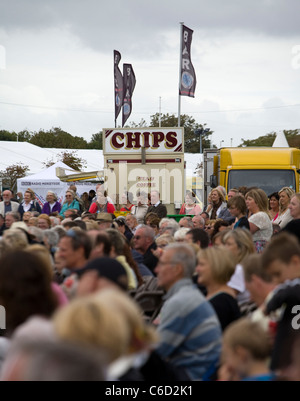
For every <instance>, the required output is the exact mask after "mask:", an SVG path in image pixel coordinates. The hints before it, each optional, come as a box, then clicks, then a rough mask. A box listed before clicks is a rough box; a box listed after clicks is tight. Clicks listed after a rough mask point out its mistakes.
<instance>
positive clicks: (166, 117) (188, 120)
mask: <svg viewBox="0 0 300 401" xmlns="http://www.w3.org/2000/svg"><path fill="white" fill-rule="evenodd" d="M160 125H161V127H177V126H178V118H177V116H176V115H175V114H169V113H167V114H162V115H161V116H160ZM205 125H206V124H203V125H202V124H198V123H196V121H195V119H194V118H193V117H191V116H188V115H186V114H183V115H181V116H180V126H181V127H183V128H184V151H185V152H187V153H199V150H200V137H199V135H195V130H196V129H200V128H205ZM158 126H159V113H156V114H154V115H153V116H151V122H150V127H158ZM212 132H213V131H209V132H207V133H205V134H204V135H202V149H204V148H210V140H209V136H210V135H211V134H212Z"/></svg>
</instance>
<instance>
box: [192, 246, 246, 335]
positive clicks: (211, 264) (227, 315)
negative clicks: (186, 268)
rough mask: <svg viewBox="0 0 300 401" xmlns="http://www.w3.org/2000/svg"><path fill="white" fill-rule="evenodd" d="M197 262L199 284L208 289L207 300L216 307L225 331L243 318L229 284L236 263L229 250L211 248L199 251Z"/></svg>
mask: <svg viewBox="0 0 300 401" xmlns="http://www.w3.org/2000/svg"><path fill="white" fill-rule="evenodd" d="M197 262H198V263H197V266H196V272H197V273H198V279H197V282H198V284H201V285H203V286H204V287H205V288H206V291H207V295H206V298H207V299H208V300H209V301H210V303H211V304H212V306H213V307H214V309H215V311H216V313H217V315H218V318H219V321H220V323H221V327H222V330H224V329H225V328H226V327H227V326H228V325H229V324H230V323H231V322H233V321H234V320H236V319H238V318H240V316H241V315H240V310H239V306H238V303H237V300H236V298H235V293H234V291H233V290H232V288H231V287H229V286H228V284H227V283H228V281H229V280H230V278H231V276H232V275H233V273H234V270H235V261H234V259H233V258H232V255H231V254H230V252H229V251H228V250H227V249H224V248H222V247H209V248H205V249H201V250H200V251H199V253H198V257H197Z"/></svg>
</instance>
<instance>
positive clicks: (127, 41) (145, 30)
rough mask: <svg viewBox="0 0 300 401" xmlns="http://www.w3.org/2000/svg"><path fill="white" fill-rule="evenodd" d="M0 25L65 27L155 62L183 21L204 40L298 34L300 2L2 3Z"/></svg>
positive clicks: (99, 46)
mask: <svg viewBox="0 0 300 401" xmlns="http://www.w3.org/2000/svg"><path fill="white" fill-rule="evenodd" d="M0 9H1V15H0V24H1V26H2V28H4V29H6V30H9V31H10V30H15V29H25V30H37V29H45V28H51V27H56V28H57V27H58V28H59V27H61V28H66V27H67V29H69V30H70V32H71V33H72V34H74V35H76V36H78V37H79V38H80V39H81V40H82V41H83V42H84V44H85V45H86V46H88V47H91V48H93V49H95V50H96V51H101V52H107V51H111V49H112V48H117V49H126V52H127V53H128V54H130V53H132V54H133V53H136V52H138V53H139V54H140V57H149V56H151V57H153V56H154V55H155V54H156V53H159V52H160V51H162V50H163V49H164V48H165V46H166V40H165V36H164V35H165V34H166V33H167V32H169V31H173V32H174V34H176V32H179V22H180V21H184V22H185V24H186V25H187V26H189V27H191V28H192V29H194V30H195V31H200V32H201V35H202V36H203V37H205V36H206V35H208V34H209V35H210V36H211V35H212V34H213V35H215V36H218V35H222V36H223V35H224V32H228V33H234V32H239V34H240V33H241V32H245V33H248V32H251V33H255V34H265V35H270V36H283V37H286V36H296V35H299V33H300V27H299V21H298V16H299V15H300V2H299V0H289V1H287V0H246V1H238V0H226V1H224V0H211V1H210V2H208V1H206V0H205V1H204V0H188V1H186V2H183V1H182V0H152V1H151V2H146V1H142V0H128V1H127V2H125V1H124V0H114V1H111V2H107V1H99V0H86V1H84V2H82V1H79V0H64V1H59V0H48V1H45V0H43V1H40V0H26V1H24V0H10V2H7V1H4V0H0Z"/></svg>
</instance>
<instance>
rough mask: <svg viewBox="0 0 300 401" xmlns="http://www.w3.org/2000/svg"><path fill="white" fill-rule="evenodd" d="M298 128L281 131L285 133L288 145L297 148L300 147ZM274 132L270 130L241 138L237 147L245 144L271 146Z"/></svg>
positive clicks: (274, 135) (274, 137)
mask: <svg viewBox="0 0 300 401" xmlns="http://www.w3.org/2000/svg"><path fill="white" fill-rule="evenodd" d="M299 131H300V130H298V129H295V130H284V131H283V133H284V134H285V137H286V140H287V142H288V144H289V146H290V147H292V148H299V147H300V133H299ZM276 135H277V133H276V132H271V133H269V134H266V135H263V136H260V137H258V138H256V139H250V140H245V139H243V138H242V143H241V144H240V145H239V147H245V146H273V143H274V141H275V139H276Z"/></svg>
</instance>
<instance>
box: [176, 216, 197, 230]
mask: <svg viewBox="0 0 300 401" xmlns="http://www.w3.org/2000/svg"><path fill="white" fill-rule="evenodd" d="M179 226H180V227H185V228H193V227H194V223H193V221H192V217H191V216H185V217H182V218H181V219H180V220H179Z"/></svg>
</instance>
